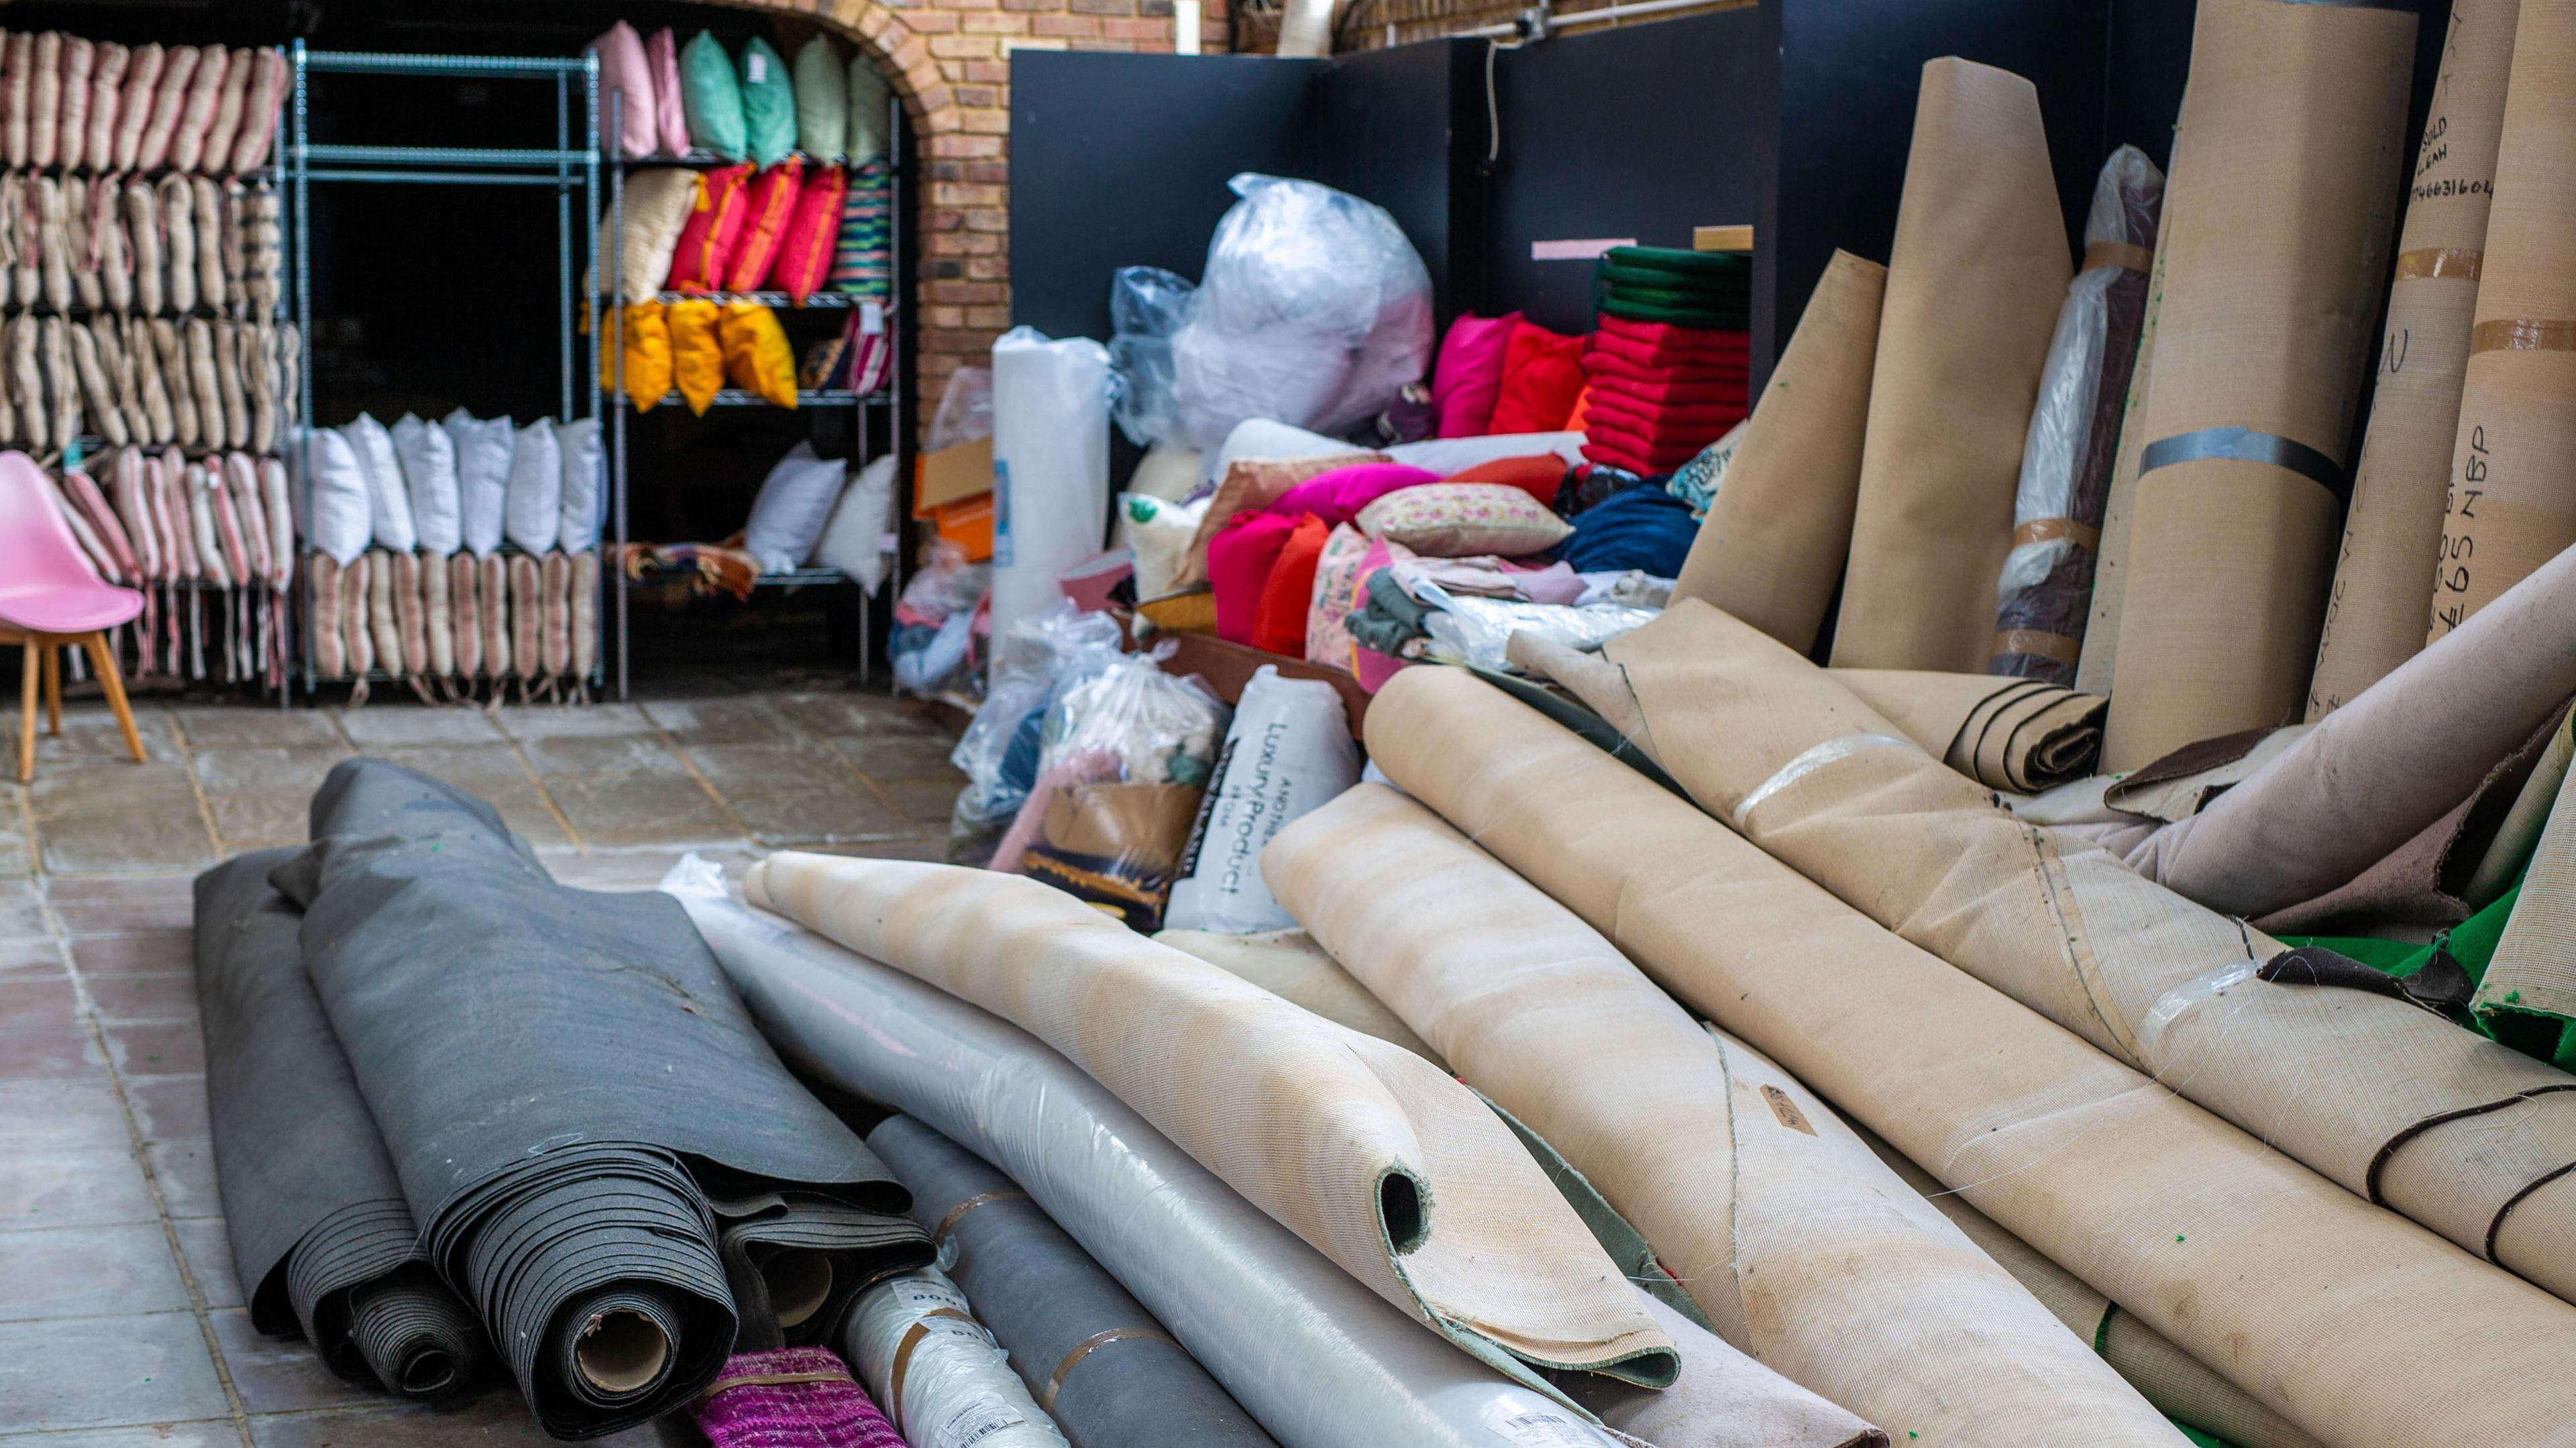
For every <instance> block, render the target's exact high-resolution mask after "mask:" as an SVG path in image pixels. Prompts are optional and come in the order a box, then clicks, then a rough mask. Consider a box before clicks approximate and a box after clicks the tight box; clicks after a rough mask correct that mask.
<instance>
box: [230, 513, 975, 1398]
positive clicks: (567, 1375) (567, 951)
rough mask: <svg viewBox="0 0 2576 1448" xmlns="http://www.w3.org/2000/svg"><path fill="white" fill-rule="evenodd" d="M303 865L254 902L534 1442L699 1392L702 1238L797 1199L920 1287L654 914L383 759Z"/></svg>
mask: <svg viewBox="0 0 2576 1448" xmlns="http://www.w3.org/2000/svg"><path fill="white" fill-rule="evenodd" d="M378 562H379V563H380V564H381V562H382V556H381V555H379V557H378ZM313 841H314V842H313V844H312V845H311V847H309V848H308V849H306V850H304V851H302V852H300V853H298V854H297V855H296V856H295V857H294V858H293V859H292V860H289V861H287V862H286V863H284V864H282V865H280V866H278V867H277V869H276V870H275V871H274V878H275V879H276V881H277V883H278V885H279V887H280V888H281V889H282V890H284V891H285V892H286V893H287V895H288V897H289V898H290V899H292V900H296V901H299V902H301V903H302V904H303V906H304V909H305V919H304V926H303V930H302V933H301V941H302V945H303V948H304V954H305V964H306V967H307V968H308V970H309V971H310V973H311V976H312V980H313V985H314V991H315V994H316V995H317V996H319V997H320V999H321V1002H322V1006H323V1009H324V1011H325V1012H327V1013H328V1015H329V1017H330V1022H331V1027H332V1031H333V1034H335V1035H336V1036H337V1037H338V1038H339V1040H340V1041H341V1043H342V1045H343V1046H344V1048H345V1050H346V1053H347V1056H348V1059H349V1062H350V1065H351V1069H352V1071H353V1074H354V1075H355V1077H356V1080H357V1084H358V1088H359V1090H360V1092H361V1094H363V1095H364V1097H365V1098H366V1103H367V1108H368V1113H369V1115H370V1116H372V1117H373V1119H374V1121H375V1123H376V1125H377V1128H378V1129H379V1131H380V1133H381V1134H382V1137H383V1140H384V1143H385V1148H386V1151H387V1153H388V1155H390V1156H391V1158H392V1160H393V1164H394V1169H395V1173H396V1175H397V1177H398V1178H399V1179H400V1180H401V1183H402V1189H403V1192H402V1194H403V1199H404V1200H405V1201H406V1202H407V1203H408V1204H409V1205H410V1207H411V1210H412V1215H413V1217H414V1218H415V1219H416V1220H418V1221H419V1222H420V1224H421V1233H420V1240H421V1241H422V1243H423V1245H424V1247H425V1249H426V1251H427V1254H428V1257H429V1259H430V1261H431V1263H432V1264H433V1265H434V1266H435V1267H436V1268H437V1269H438V1271H439V1273H440V1275H441V1276H442V1277H443V1278H445V1279H446V1280H447V1281H450V1282H452V1283H454V1284H456V1285H457V1287H458V1288H459V1290H460V1292H461V1293H462V1295H463V1296H464V1297H465V1299H466V1300H467V1301H468V1302H469V1303H470V1304H471V1305H472V1306H473V1307H474V1308H475V1310H476V1312H477V1313H478V1315H479V1316H480V1317H481V1318H482V1320H483V1322H484V1324H485V1325H486V1327H487V1328H488V1329H489V1330H490V1331H491V1333H492V1337H493V1340H494V1341H495V1342H496V1343H497V1344H498V1345H499V1346H500V1347H501V1349H502V1353H503V1355H504V1357H505V1358H506V1359H507V1360H508V1362H509V1364H510V1367H511V1370H512V1373H513V1374H514V1376H516V1378H517V1379H518V1382H519V1386H520V1389H521V1391H522V1393H523V1394H524V1395H525V1397H526V1398H527V1401H528V1405H529V1408H530V1409H531V1411H533V1412H534V1413H535V1415H536V1417H537V1421H538V1423H539V1424H540V1425H541V1426H543V1427H544V1428H546V1429H547V1431H549V1432H551V1433H553V1434H554V1435H555V1436H557V1437H580V1436H594V1435H598V1434H603V1433H607V1432H611V1431H614V1430H615V1429H616V1428H618V1427H620V1426H623V1425H628V1424H633V1423H638V1422H642V1421H644V1420H645V1419H647V1418H651V1417H653V1416H656V1415H657V1414H659V1413H661V1412H663V1411H665V1410H667V1409H669V1408H672V1407H676V1406H678V1405H679V1404H681V1403H683V1402H686V1401H687V1400H689V1399H690V1398H692V1397H694V1396H696V1395H697V1394H698V1393H699V1392H700V1391H701V1390H703V1389H704V1388H706V1387H707V1386H708V1384H709V1383H710V1382H712V1381H713V1380H714V1378H715V1377H716V1375H717V1374H718V1372H719V1371H720V1370H721V1369H722V1367H723V1365H724V1362H725V1360H726V1358H727V1356H728V1355H729V1354H730V1353H731V1352H732V1350H733V1346H734V1341H735V1336H736V1331H737V1328H738V1326H740V1318H739V1317H738V1314H737V1309H736V1299H735V1297H734V1296H733V1294H732V1293H731V1292H730V1291H729V1289H728V1287H727V1284H726V1275H725V1269H724V1266H723V1263H722V1261H721V1259H720V1256H719V1241H720V1234H724V1233H732V1232H736V1231H739V1230H740V1229H741V1228H742V1226H743V1224H744V1223H746V1222H750V1221H755V1220H758V1221H768V1222H772V1223H774V1222H775V1221H777V1220H778V1219H779V1218H780V1217H782V1216H788V1215H793V1213H794V1210H795V1208H796V1207H797V1205H798V1203H800V1202H802V1201H804V1200H806V1199H809V1198H819V1199H827V1201H828V1203H829V1204H830V1205H832V1206H833V1208H834V1210H835V1211H837V1212H841V1213H865V1214H870V1215H872V1216H873V1217H874V1218H875V1219H876V1222H877V1224H878V1227H879V1229H880V1245H879V1246H878V1247H877V1248H875V1249H873V1250H867V1251H861V1252H857V1253H854V1254H853V1255H852V1257H851V1259H850V1260H852V1261H853V1262H855V1263H856V1264H857V1265H859V1266H860V1267H861V1269H862V1270H861V1271H860V1272H859V1273H858V1274H856V1276H855V1278H854V1283H855V1284H856V1285H863V1284H864V1283H865V1282H866V1281H868V1280H870V1279H871V1278H872V1277H874V1276H877V1275H882V1274H883V1273H886V1272H893V1271H901V1270H906V1269H909V1268H912V1267H916V1266H920V1265H922V1264H923V1263H925V1262H927V1261H928V1260H929V1255H930V1251H929V1242H928V1239H927V1237H926V1236H925V1235H924V1234H923V1233H922V1232H921V1230H920V1229H919V1228H918V1227H916V1226H914V1225H913V1224H912V1222H911V1221H910V1220H909V1219H908V1218H906V1217H904V1216H903V1215H902V1213H903V1211H904V1208H905V1207H906V1206H907V1205H909V1201H908V1197H907V1194H906V1193H905V1192H904V1190H903V1188H902V1186H901V1184H900V1183H898V1182H896V1181H894V1180H893V1178H892V1177H891V1176H889V1175H888V1174H887V1173H886V1171H885V1169H884V1166H883V1165H882V1164H881V1163H879V1162H878V1161H877V1160H876V1158H875V1157H874V1156H873V1155H871V1154H870V1153H869V1151H868V1149H867V1147H866V1146H865V1145H864V1144H863V1143H861V1142H860V1141H859V1139H858V1138H857V1137H856V1136H855V1135H853V1134H851V1132H850V1130H849V1128H848V1127H846V1126H844V1125H843V1124H842V1123H841V1122H840V1120H839V1119H838V1118H836V1117H834V1116H833V1115H832V1114H831V1113H830V1112H829V1111H828V1110H826V1109H825V1108H824V1107H823V1106H822V1104H821V1103H820V1102H817V1101H816V1100H814V1099H813V1097H812V1096H811V1095H809V1094H808V1093H806V1092H805V1090H804V1089H803V1088H802V1087H800V1086H799V1085H797V1083H796V1081H795V1079H794V1078H793V1077H791V1076H789V1075H788V1074H787V1072H786V1070H785V1068H783V1067H782V1066H780V1065H779V1063H778V1058H777V1056H776V1055H775V1054H773V1053H772V1052H771V1050H770V1049H769V1047H768V1046H767V1044H766V1043H764V1042H763V1041H762V1040H761V1038H760V1034H759V1032H758V1030H757V1029H756V1028H755V1027H754V1026H753V1025H752V1023H751V1019H750V1017H749V1016H748V1015H747V1014H746V1013H745V1012H744V1010H743V1007H742V1003H741V1002H740V1000H738V999H737V998H736V997H735V996H734V994H733V992H732V991H731V990H730V989H728V988H727V986H726V985H725V982H724V978H723V973H722V971H721V970H720V969H719V968H718V967H717V965H716V963H715V961H714V959H713V958H712V957H711V956H709V955H708V954H707V952H706V947H705V946H704V945H703V944H702V943H701V942H700V941H699V939H698V937H697V935H696V934H695V932H693V931H691V930H690V929H688V928H687V917H686V916H685V914H684V913H683V912H681V911H680V909H679V908H678V907H677V906H676V905H675V904H673V903H672V902H671V901H670V900H669V899H668V898H667V897H663V896H659V895H651V894H647V895H640V896H638V895H603V894H594V893H592V892H589V891H583V890H572V889H566V888H564V887H562V886H558V885H556V884H555V883H554V881H553V880H552V879H551V878H550V877H549V876H548V875H547V874H546V871H545V869H544V867H543V866H542V865H540V864H539V863H538V862H537V859H536V856H535V853H534V852H533V851H531V850H530V849H529V848H528V846H527V845H526V843H525V842H523V841H521V840H520V839H518V838H517V837H516V836H515V835H512V834H511V833H510V832H509V830H508V828H507V827H506V826H504V825H503V824H502V823H501V819H500V817H499V815H497V814H495V813H494V812H493V811H492V809H491V807H490V806H489V805H486V804H484V803H483V802H482V801H480V800H477V799H474V798H473V797H471V796H469V795H466V794H463V793H461V792H459V791H457V790H455V789H452V788H450V787H449V786H447V785H443V784H440V783H438V782H437V781H435V780H431V779H428V778H425V777H423V776H421V775H418V774H414V773H412V772H411V771H409V770H406V769H402V768H400V767H399V766H396V765H391V764H387V763H385V762H383V761H381V760H363V759H362V760H352V761H346V762H343V763H342V764H340V765H338V766H336V767H335V768H334V769H333V770H332V772H331V774H330V775H329V777H328V778H327V779H326V780H325V781H324V783H323V786H322V789H321V790H320V792H319V793H317V794H316V795H315V797H314V801H313ZM469 1002H470V1003H471V1006H472V1008H471V1009H470V1010H469V1009H466V1008H464V1004H463V1003H469ZM702 1177H703V1178H704V1180H703V1182H702V1180H701V1178H702ZM750 1310H754V1311H756V1310H757V1308H756V1307H754V1308H752V1309H750ZM764 1325H765V1324H763V1323H762V1322H760V1321H758V1320H755V1321H754V1323H753V1326H754V1327H755V1328H758V1327H761V1326H764Z"/></svg>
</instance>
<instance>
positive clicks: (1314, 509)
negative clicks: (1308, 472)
mask: <svg viewBox="0 0 2576 1448" xmlns="http://www.w3.org/2000/svg"><path fill="white" fill-rule="evenodd" d="M1439 481H1440V475H1439V474H1438V473H1435V472H1432V471H1431V470H1430V469H1428V468H1417V467H1411V466H1408V465H1406V464H1404V463H1354V464H1353V465H1351V466H1350V467H1347V468H1335V469H1333V470H1332V471H1331V472H1329V473H1320V474H1318V475H1316V476H1314V477H1311V478H1308V479H1307V480H1306V481H1304V482H1302V483H1299V484H1298V485H1297V486H1295V487H1293V488H1290V489H1289V490H1288V491H1287V492H1284V493H1282V494H1280V495H1279V501H1277V502H1275V503H1272V504H1271V505H1270V506H1269V507H1268V508H1267V509H1265V510H1264V511H1266V512H1272V513H1278V514H1281V515H1283V516H1285V517H1290V518H1294V517H1297V516H1299V515H1300V514H1304V513H1312V514H1314V515H1315V516H1316V517H1318V518H1321V519H1323V520H1324V523H1325V526H1327V527H1330V526H1332V525H1333V524H1336V523H1349V522H1353V521H1356V520H1357V519H1358V517H1359V515H1360V509H1362V508H1365V507H1367V506H1368V505H1369V504H1371V503H1374V502H1376V501H1377V500H1378V499H1380V498H1383V497H1385V496H1386V495H1387V494H1389V493H1392V492H1394V491H1395V490H1396V489H1398V488H1416V487H1420V486H1422V485H1423V484H1424V483H1436V482H1439Z"/></svg>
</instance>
